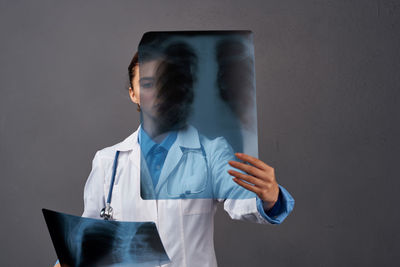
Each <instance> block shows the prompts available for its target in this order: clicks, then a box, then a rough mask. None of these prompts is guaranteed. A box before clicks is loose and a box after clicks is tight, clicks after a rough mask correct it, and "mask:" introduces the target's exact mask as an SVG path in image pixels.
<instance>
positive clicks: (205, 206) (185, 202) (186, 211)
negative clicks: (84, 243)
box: [181, 198, 214, 215]
mask: <svg viewBox="0 0 400 267" xmlns="http://www.w3.org/2000/svg"><path fill="white" fill-rule="evenodd" d="M181 201H182V213H183V215H196V214H205V213H209V212H211V211H212V210H213V203H214V201H213V199H210V198H209V199H181Z"/></svg>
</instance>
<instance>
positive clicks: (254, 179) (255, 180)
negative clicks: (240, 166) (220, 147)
mask: <svg viewBox="0 0 400 267" xmlns="http://www.w3.org/2000/svg"><path fill="white" fill-rule="evenodd" d="M228 173H229V174H230V175H232V176H234V177H236V178H239V179H241V180H245V181H246V182H249V183H252V184H254V185H255V186H257V187H263V186H264V185H265V182H264V181H263V180H261V179H259V178H257V177H254V176H250V175H247V174H244V173H240V172H237V171H234V170H228Z"/></svg>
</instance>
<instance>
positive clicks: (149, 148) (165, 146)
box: [138, 127, 177, 188]
mask: <svg viewBox="0 0 400 267" xmlns="http://www.w3.org/2000/svg"><path fill="white" fill-rule="evenodd" d="M176 137H177V132H175V131H173V132H170V133H169V134H168V135H167V137H165V138H164V140H163V141H162V142H161V143H160V144H157V143H156V142H154V141H153V139H151V137H150V136H149V135H148V134H147V133H146V131H145V130H144V129H143V128H142V127H140V131H139V135H138V142H139V144H140V148H141V149H142V152H143V155H144V158H145V160H146V163H147V167H148V169H149V172H150V176H151V179H152V181H153V186H154V188H155V187H156V185H157V183H158V179H159V178H160V174H161V170H162V168H163V166H164V162H165V158H166V157H167V154H168V151H169V149H170V148H171V146H172V145H173V144H174V142H175V140H176Z"/></svg>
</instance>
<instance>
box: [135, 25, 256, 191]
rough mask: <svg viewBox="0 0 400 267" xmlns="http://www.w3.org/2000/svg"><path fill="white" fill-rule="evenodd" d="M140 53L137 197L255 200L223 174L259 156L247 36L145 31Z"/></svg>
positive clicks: (251, 54)
mask: <svg viewBox="0 0 400 267" xmlns="http://www.w3.org/2000/svg"><path fill="white" fill-rule="evenodd" d="M138 52H139V75H140V79H139V85H140V108H141V128H140V132H139V143H140V146H141V164H140V166H141V196H142V198H144V199H177V198H219V199H227V198H252V197H255V195H254V193H252V192H249V191H247V190H245V189H243V188H241V187H240V186H238V185H237V184H236V183H234V182H233V181H232V179H231V176H230V175H229V174H228V173H227V170H228V169H232V167H230V166H229V165H228V160H235V156H234V152H244V153H246V154H249V155H252V156H255V157H258V149H257V145H258V144H257V113H256V94H255V70H254V48H253V41H252V33H251V32H249V31H184V32H148V33H146V34H144V36H143V38H142V40H141V42H140V45H139V49H138Z"/></svg>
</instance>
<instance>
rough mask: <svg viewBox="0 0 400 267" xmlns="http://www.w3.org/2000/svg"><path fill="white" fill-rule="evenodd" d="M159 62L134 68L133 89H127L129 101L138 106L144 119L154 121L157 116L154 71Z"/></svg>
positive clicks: (152, 61) (145, 63) (150, 62)
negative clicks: (147, 118)
mask: <svg viewBox="0 0 400 267" xmlns="http://www.w3.org/2000/svg"><path fill="white" fill-rule="evenodd" d="M158 64H159V60H151V61H148V62H144V63H141V64H140V68H139V66H138V65H136V66H135V71H134V73H135V75H134V77H133V81H132V84H133V89H132V88H129V94H130V97H131V100H132V101H133V102H134V103H137V104H139V105H140V109H141V111H142V114H143V116H144V118H145V117H150V118H153V119H155V118H156V115H157V101H156V100H157V88H156V86H155V85H156V77H155V74H156V71H157V66H158Z"/></svg>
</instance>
